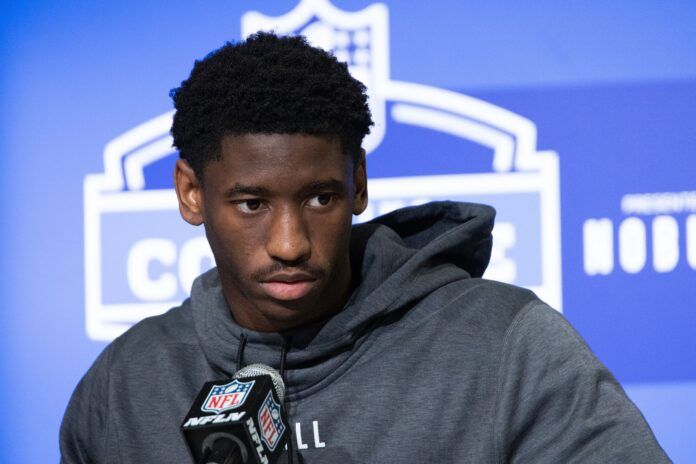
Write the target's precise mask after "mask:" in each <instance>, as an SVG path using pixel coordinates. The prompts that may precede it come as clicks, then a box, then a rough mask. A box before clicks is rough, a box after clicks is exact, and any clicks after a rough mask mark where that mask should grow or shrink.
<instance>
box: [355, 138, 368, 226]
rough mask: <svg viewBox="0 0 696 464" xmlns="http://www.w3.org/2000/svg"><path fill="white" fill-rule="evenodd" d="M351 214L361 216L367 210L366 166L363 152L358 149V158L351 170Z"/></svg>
mask: <svg viewBox="0 0 696 464" xmlns="http://www.w3.org/2000/svg"><path fill="white" fill-rule="evenodd" d="M353 192H354V194H353V195H354V196H353V214H355V215H356V216H357V215H358V214H361V213H362V212H363V211H365V208H367V165H366V163H365V150H363V149H362V148H361V149H360V157H359V158H358V161H357V163H356V165H355V168H354V169H353Z"/></svg>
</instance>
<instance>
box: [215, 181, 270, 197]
mask: <svg viewBox="0 0 696 464" xmlns="http://www.w3.org/2000/svg"><path fill="white" fill-rule="evenodd" d="M267 194H268V189H265V188H263V187H252V186H250V185H242V184H240V183H236V184H234V186H232V187H230V188H229V189H227V191H226V192H225V196H226V197H233V196H235V195H254V196H264V195H267Z"/></svg>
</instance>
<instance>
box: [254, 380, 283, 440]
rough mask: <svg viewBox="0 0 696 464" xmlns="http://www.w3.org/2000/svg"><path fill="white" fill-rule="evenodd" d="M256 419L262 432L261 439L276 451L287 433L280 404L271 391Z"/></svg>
mask: <svg viewBox="0 0 696 464" xmlns="http://www.w3.org/2000/svg"><path fill="white" fill-rule="evenodd" d="M256 419H257V421H258V424H259V430H261V439H262V440H263V442H264V443H265V444H266V446H267V447H268V449H269V450H271V451H273V450H275V448H276V446H278V442H279V441H280V437H281V436H282V435H283V432H285V424H283V420H282V419H281V416H280V404H278V403H277V402H276V400H275V398H273V395H272V394H271V392H270V391H269V392H268V395H267V396H266V399H265V400H263V404H262V406H261V409H259V413H258V415H257V417H256Z"/></svg>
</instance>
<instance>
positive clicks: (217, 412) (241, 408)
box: [181, 364, 290, 464]
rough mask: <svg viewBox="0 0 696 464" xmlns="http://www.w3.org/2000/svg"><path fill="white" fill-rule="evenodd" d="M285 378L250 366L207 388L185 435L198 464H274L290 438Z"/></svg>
mask: <svg viewBox="0 0 696 464" xmlns="http://www.w3.org/2000/svg"><path fill="white" fill-rule="evenodd" d="M284 397H285V384H284V383H283V379H282V378H281V377H280V374H279V373H278V372H277V371H276V370H275V369H273V368H271V367H268V366H266V365H264V364H250V365H249V366H246V367H245V368H243V369H240V370H239V371H237V372H236V373H235V375H234V377H233V378H232V379H231V380H229V381H224V380H223V381H218V382H207V383H206V384H205V385H203V388H202V389H201V391H200V393H199V394H198V396H197V397H196V400H195V401H194V402H193V405H192V406H191V410H190V411H189V412H188V414H187V415H186V417H185V418H184V422H183V423H182V424H181V432H182V433H183V435H184V439H185V440H186V443H187V444H188V447H189V451H190V452H191V456H192V457H193V461H194V462H195V463H197V464H247V463H249V464H252V463H255V464H274V463H275V462H276V461H277V460H278V457H279V456H280V455H281V453H282V452H283V448H284V447H285V444H286V443H287V441H288V438H289V437H290V426H289V425H288V421H287V418H286V417H285V410H284V409H285V408H284V407H283V399H284Z"/></svg>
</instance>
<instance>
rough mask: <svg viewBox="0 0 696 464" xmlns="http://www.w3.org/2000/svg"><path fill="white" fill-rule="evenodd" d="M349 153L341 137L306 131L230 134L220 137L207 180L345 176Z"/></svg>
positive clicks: (297, 178) (265, 179) (266, 179)
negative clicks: (343, 150) (308, 133)
mask: <svg viewBox="0 0 696 464" xmlns="http://www.w3.org/2000/svg"><path fill="white" fill-rule="evenodd" d="M349 164H350V162H349V157H348V156H345V155H344V154H343V153H342V150H341V145H340V142H339V140H338V138H333V137H324V136H315V135H306V134H243V135H227V136H225V137H223V138H222V141H221V159H220V160H219V161H214V162H212V163H210V164H209V165H208V166H207V167H206V171H205V176H206V180H208V179H210V178H213V179H216V180H218V181H224V180H225V179H227V180H229V181H239V180H244V181H245V182H249V181H252V180H253V181H255V182H277V181H280V180H282V179H286V178H288V179H295V180H301V179H302V178H303V177H310V178H314V177H317V176H322V175H325V176H327V177H336V176H341V177H343V176H344V175H345V174H346V170H347V168H348V166H349Z"/></svg>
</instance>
